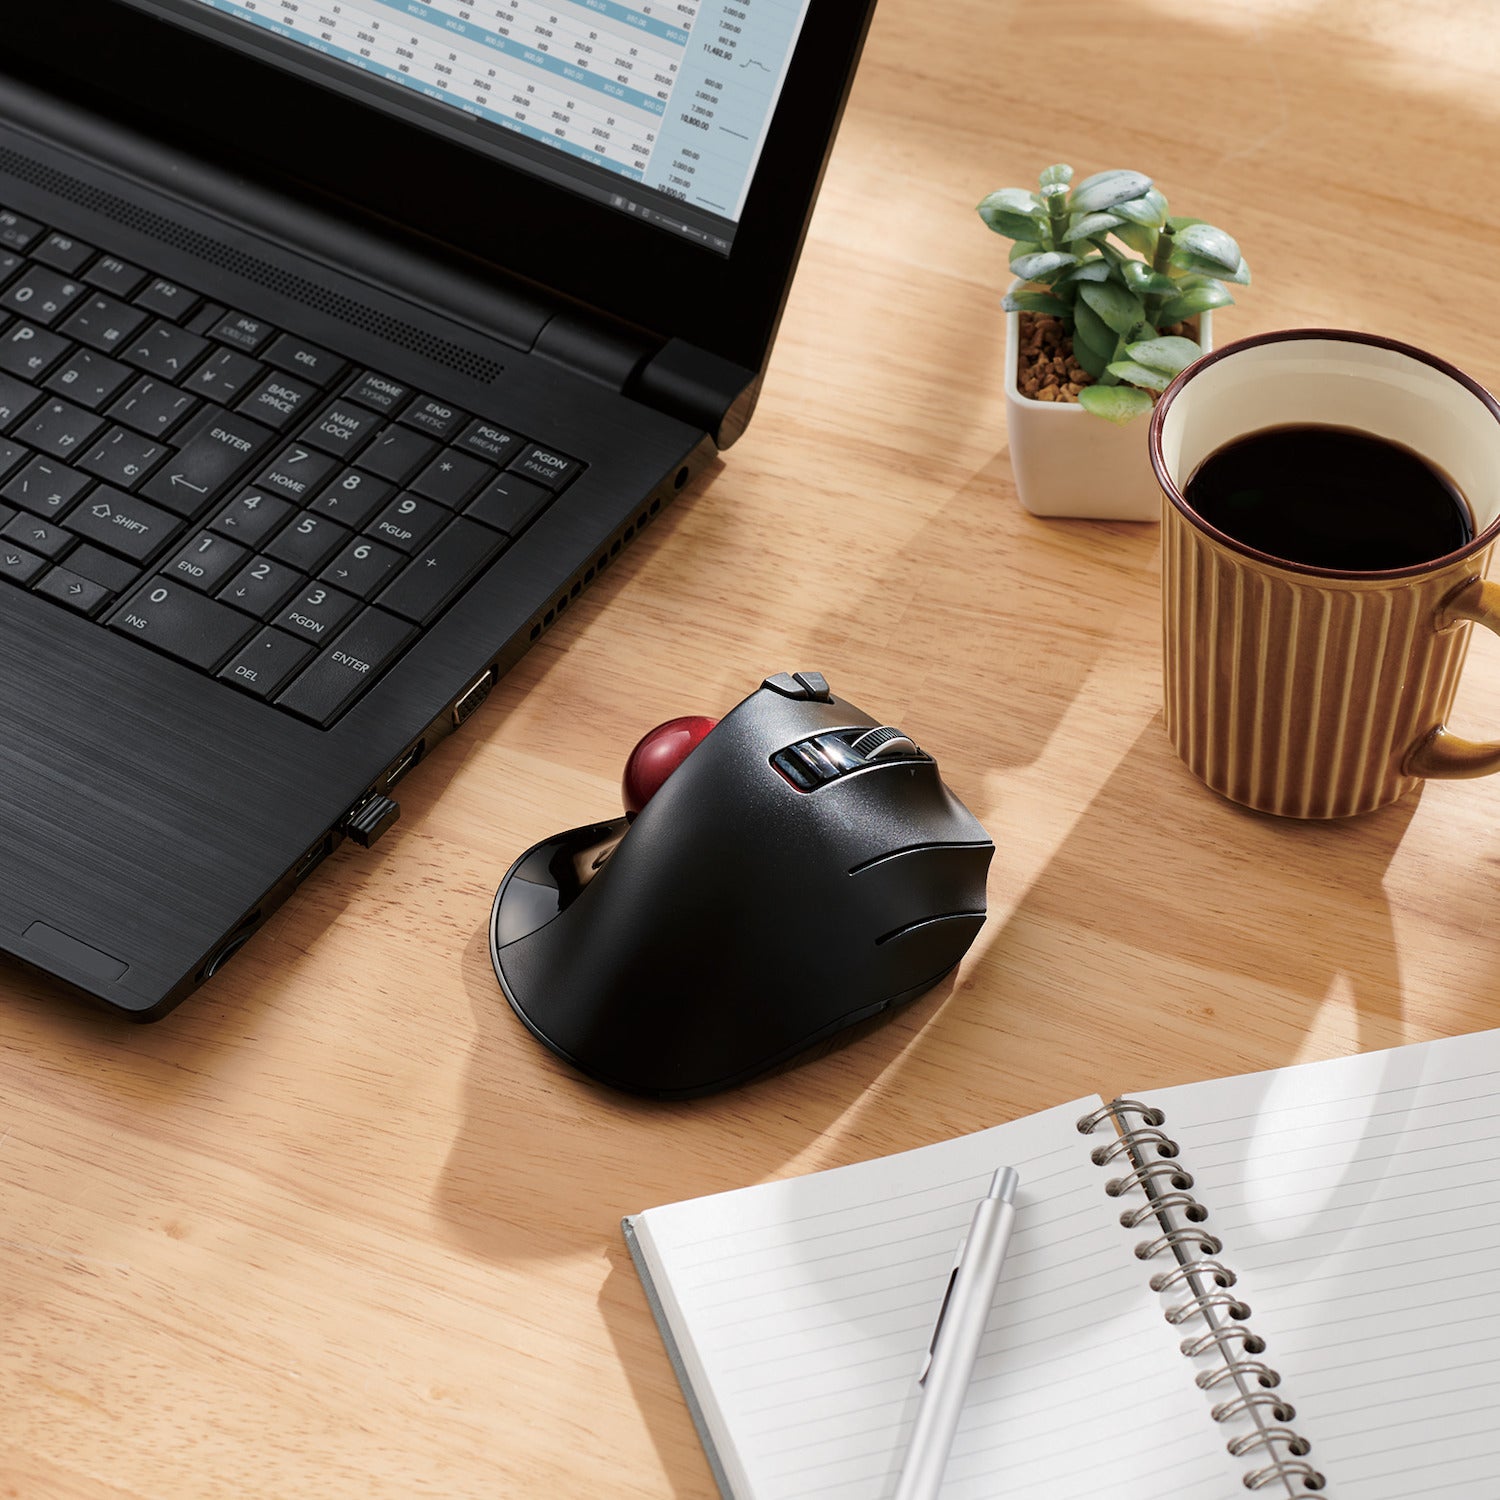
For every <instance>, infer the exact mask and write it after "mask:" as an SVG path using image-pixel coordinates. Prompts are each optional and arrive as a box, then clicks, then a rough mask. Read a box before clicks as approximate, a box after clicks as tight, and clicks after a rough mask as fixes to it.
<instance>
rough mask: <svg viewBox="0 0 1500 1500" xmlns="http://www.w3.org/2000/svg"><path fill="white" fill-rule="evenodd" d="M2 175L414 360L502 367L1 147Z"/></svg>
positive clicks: (490, 372)
mask: <svg viewBox="0 0 1500 1500" xmlns="http://www.w3.org/2000/svg"><path fill="white" fill-rule="evenodd" d="M0 170H4V171H6V172H9V173H11V174H12V175H13V176H15V177H19V178H20V179H21V180H22V181H23V182H29V183H31V184H32V185H33V186H34V187H39V188H42V189H44V190H45V191H47V192H49V193H55V194H57V196H58V197H60V198H67V199H68V200H69V201H70V202H73V203H76V204H78V205H79V206H80V207H82V208H87V209H92V210H93V211H94V212H95V213H100V214H104V215H106V216H107V217H108V218H111V219H113V220H114V221H115V222H116V223H118V224H124V225H125V226H127V227H128V228H130V229H135V230H139V231H140V232H141V233H142V234H147V235H150V236H151V237H152V238H153V239H156V240H160V241H161V242H162V243H164V244H167V245H172V246H173V247H175V248H176V249H178V250H185V251H186V252H187V253H188V254H189V255H194V256H196V257H197V258H198V259H199V260H202V261H206V262H207V263H208V264H209V265H211V266H217V267H218V268H219V269H220V270H223V271H232V272H233V273H234V274H235V275H236V276H243V277H244V278H245V279H246V280H247V281H254V282H256V283H258V284H259V285H260V286H263V287H266V288H268V289H269V290H270V291H273V292H278V293H280V294H281V295H282V296H283V297H291V298H293V299H294V300H296V301H298V302H301V303H303V304H304V305H305V306H307V307H311V308H315V309H316V310H317V311H318V312H322V313H327V314H328V315H329V316H330V317H333V318H337V319H338V320H339V321H340V322H341V323H347V324H349V325H350V326H351V327H354V328H359V329H363V330H364V332H366V333H369V334H373V335H374V336H375V337H376V338H379V339H383V340H384V341H385V342H387V343H390V344H398V345H400V347H401V348H403V349H409V350H410V351H411V352H412V353H413V354H419V355H421V356H422V357H423V358H424V359H429V360H431V361H432V362H433V363H434V364H440V365H445V366H447V368H449V369H450V370H456V371H458V372H459V373H460V374H463V375H467V376H469V377H470V378H471V379H473V380H478V381H483V382H485V383H488V382H489V381H491V380H493V379H494V378H495V377H496V376H497V375H499V373H500V371H501V368H502V367H501V366H500V365H499V364H497V363H496V362H495V361H494V360H492V359H485V358H484V357H483V356H482V355H477V354H474V353H472V352H470V351H469V350H467V349H465V348H464V347H463V346H462V345H461V344H455V343H453V342H451V341H450V340H448V339H442V338H438V337H436V336H435V335H433V334H430V333H426V332H424V331H423V330H422V329H420V328H418V327H417V326H416V325H415V324H413V323H407V322H404V321H402V320H401V319H400V318H392V317H388V316H387V315H386V314H385V313H381V312H377V311H376V310H375V309H374V308H373V307H368V306H366V305H365V304H364V303H362V302H356V301H354V300H353V299H352V298H350V297H344V296H341V295H340V294H339V293H338V292H334V291H330V290H329V289H328V288H327V287H323V286H319V285H318V284H317V283H316V282H314V281H309V280H308V279H307V278H306V277H305V276H297V275H294V274H293V273H292V272H290V271H284V270H282V269H281V268H280V267H279V266H273V265H272V264H271V263H270V262H269V261H265V260H261V259H260V258H259V257H258V256H254V255H247V254H245V253H244V251H242V250H236V249H234V248H232V247H231V246H229V245H222V244H220V243H219V242H218V241H217V240H214V239H211V238H210V237H209V236H208V235H206V234H199V233H197V231H196V230H192V229H186V228H184V227H183V226H182V225H181V224H175V223H173V222H172V220H170V219H165V218H163V217H162V216H161V215H160V214H155V213H152V212H151V210H150V209H146V208H141V207H139V206H138V205H136V204H134V203H131V202H129V201H128V200H127V199H125V198H121V197H118V196H117V195H116V194H114V193H108V192H105V191H103V190H102V189H101V188H96V187H92V186H90V185H89V184H88V183H86V182H82V181H80V180H79V179H78V178H76V177H72V176H69V175H68V174H67V173H66V172H58V171H55V170H54V169H53V168H51V167H47V166H43V165H42V164H41V163H40V162H37V161H33V160H32V159H31V158H30V157H28V156H22V155H21V154H20V153H19V152H17V151H11V150H8V149H6V148H5V147H0Z"/></svg>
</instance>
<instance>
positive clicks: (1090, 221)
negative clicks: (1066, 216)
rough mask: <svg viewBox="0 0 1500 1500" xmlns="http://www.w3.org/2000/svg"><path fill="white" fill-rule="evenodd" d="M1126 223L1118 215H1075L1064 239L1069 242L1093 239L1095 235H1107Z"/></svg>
mask: <svg viewBox="0 0 1500 1500" xmlns="http://www.w3.org/2000/svg"><path fill="white" fill-rule="evenodd" d="M1124 222H1125V221H1124V220H1123V219H1122V218H1121V217H1120V216H1119V215H1118V214H1082V215H1075V216H1074V219H1073V223H1072V226H1071V227H1070V228H1069V230H1068V232H1067V234H1066V235H1064V236H1063V238H1064V239H1066V240H1069V241H1072V240H1087V239H1092V238H1093V236H1094V235H1096V234H1105V233H1107V232H1108V231H1109V230H1111V229H1113V228H1114V227H1115V226H1116V225H1117V224H1123V223H1124Z"/></svg>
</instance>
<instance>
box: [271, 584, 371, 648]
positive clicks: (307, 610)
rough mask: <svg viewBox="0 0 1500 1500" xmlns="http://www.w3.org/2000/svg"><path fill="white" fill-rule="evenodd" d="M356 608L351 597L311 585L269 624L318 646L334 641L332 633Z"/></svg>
mask: <svg viewBox="0 0 1500 1500" xmlns="http://www.w3.org/2000/svg"><path fill="white" fill-rule="evenodd" d="M357 607H358V601H357V600H356V599H354V598H353V597H352V596H351V595H349V594H345V593H342V592H340V591H339V590H338V589H334V588H329V587H327V586H326V585H325V584H321V583H314V584H312V585H310V586H309V587H308V588H305V589H303V590H301V591H300V592H299V593H297V594H295V595H294V596H293V597H292V599H291V600H290V601H289V602H288V603H287V605H286V607H285V608H284V609H283V610H282V611H281V612H280V613H279V614H278V615H277V617H276V618H275V619H274V620H272V621H271V623H272V624H273V625H275V626H276V627H277V628H278V629H280V630H286V631H289V632H290V633H291V634H292V635H294V636H297V637H298V638H300V639H302V640H308V641H312V642H313V643H314V644H315V645H321V644H323V643H325V642H327V641H331V640H332V639H333V636H334V632H335V631H336V630H337V629H338V627H339V626H340V625H342V624H343V623H344V621H345V620H347V619H348V618H349V616H350V615H351V614H352V613H353V612H354V610H355V609H356V608H357Z"/></svg>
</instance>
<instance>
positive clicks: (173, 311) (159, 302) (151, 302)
mask: <svg viewBox="0 0 1500 1500" xmlns="http://www.w3.org/2000/svg"><path fill="white" fill-rule="evenodd" d="M135 305H136V306H137V307H144V308H145V309H146V311H147V312H151V313H155V314H156V315H157V317H159V318H170V319H171V320H172V321H173V322H174V323H180V322H181V321H182V320H183V319H184V318H185V317H187V315H188V314H189V313H190V312H192V310H193V309H194V308H195V307H197V305H198V294H197V292H190V291H189V290H188V289H187V288H186V287H185V286H179V285H178V284H177V283H176V282H175V281H168V280H166V278H165V277H161V276H158V277H157V278H156V279H155V280H154V281H153V282H152V283H151V285H150V286H148V287H147V288H146V290H145V291H144V292H142V293H141V294H140V296H139V297H137V298H136V299H135Z"/></svg>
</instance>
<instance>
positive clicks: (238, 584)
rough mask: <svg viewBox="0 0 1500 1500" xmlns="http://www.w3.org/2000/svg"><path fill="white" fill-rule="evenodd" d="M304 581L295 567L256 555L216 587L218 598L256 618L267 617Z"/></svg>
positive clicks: (262, 618)
mask: <svg viewBox="0 0 1500 1500" xmlns="http://www.w3.org/2000/svg"><path fill="white" fill-rule="evenodd" d="M305 582H306V579H305V578H304V577H303V576H302V574H301V573H299V572H298V571H297V570H296V568H289V567H287V565H286V564H285V563H279V562H277V561H275V559H274V558H269V557H257V558H255V559H254V560H253V561H251V562H248V563H246V564H245V566H244V567H243V568H241V569H240V571H239V572H238V573H236V574H235V575H234V577H233V578H231V579H230V580H229V582H228V583H227V584H225V585H224V587H223V588H222V589H220V590H219V593H218V597H219V598H220V599H222V600H223V601H224V602H225V603H226V604H232V605H234V607H235V608H236V609H243V610H245V611H246V612H247V613H248V614H252V615H254V616H255V617H256V618H257V619H259V620H264V619H267V618H269V616H270V613H271V611H272V610H273V609H275V608H276V607H277V606H278V605H280V604H282V603H284V602H285V601H286V598H287V595H289V594H290V593H291V592H292V590H293V589H294V588H298V587H299V586H300V585H302V584H303V583H305Z"/></svg>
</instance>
